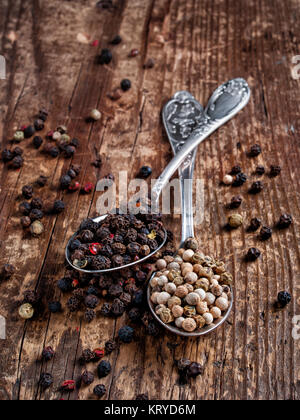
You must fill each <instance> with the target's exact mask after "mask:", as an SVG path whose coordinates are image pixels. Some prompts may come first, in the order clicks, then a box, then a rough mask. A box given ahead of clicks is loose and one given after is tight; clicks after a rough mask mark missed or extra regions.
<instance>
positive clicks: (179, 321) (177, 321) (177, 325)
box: [175, 316, 185, 328]
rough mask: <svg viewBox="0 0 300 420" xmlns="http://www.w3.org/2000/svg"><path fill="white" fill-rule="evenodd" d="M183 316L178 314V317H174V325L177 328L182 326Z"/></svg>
mask: <svg viewBox="0 0 300 420" xmlns="http://www.w3.org/2000/svg"><path fill="white" fill-rule="evenodd" d="M184 319H185V318H183V316H180V317H179V318H176V319H175V325H176V327H177V328H182V323H183V321H184Z"/></svg>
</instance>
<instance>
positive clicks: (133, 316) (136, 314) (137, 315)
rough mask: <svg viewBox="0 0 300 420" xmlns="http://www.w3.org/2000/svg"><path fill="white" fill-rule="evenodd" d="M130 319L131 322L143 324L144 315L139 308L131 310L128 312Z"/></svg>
mask: <svg viewBox="0 0 300 420" xmlns="http://www.w3.org/2000/svg"><path fill="white" fill-rule="evenodd" d="M128 318H129V319H130V321H131V322H134V323H139V322H141V318H142V314H141V311H140V309H139V308H131V309H130V311H129V312H128Z"/></svg>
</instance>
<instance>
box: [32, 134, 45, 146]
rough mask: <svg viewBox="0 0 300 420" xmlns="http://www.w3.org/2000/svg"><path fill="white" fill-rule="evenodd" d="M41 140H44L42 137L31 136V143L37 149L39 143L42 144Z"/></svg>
mask: <svg viewBox="0 0 300 420" xmlns="http://www.w3.org/2000/svg"><path fill="white" fill-rule="evenodd" d="M43 141H44V140H43V139H42V137H40V136H35V137H33V140H32V144H33V146H34V147H35V148H36V149H39V148H40V147H41V145H42V144H43Z"/></svg>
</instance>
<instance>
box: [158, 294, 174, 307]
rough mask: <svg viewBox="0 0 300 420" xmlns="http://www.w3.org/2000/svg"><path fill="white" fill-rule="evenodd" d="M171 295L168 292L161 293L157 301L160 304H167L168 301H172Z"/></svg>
mask: <svg viewBox="0 0 300 420" xmlns="http://www.w3.org/2000/svg"><path fill="white" fill-rule="evenodd" d="M170 297H171V295H170V294H169V293H167V292H161V293H159V294H158V296H157V298H156V301H157V303H158V304H161V303H162V304H164V305H165V304H166V303H167V302H168V300H169V299H170Z"/></svg>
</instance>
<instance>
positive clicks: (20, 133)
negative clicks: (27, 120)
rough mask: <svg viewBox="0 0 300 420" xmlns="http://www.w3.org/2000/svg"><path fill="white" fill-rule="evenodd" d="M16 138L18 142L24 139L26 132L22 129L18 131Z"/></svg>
mask: <svg viewBox="0 0 300 420" xmlns="http://www.w3.org/2000/svg"><path fill="white" fill-rule="evenodd" d="M14 140H15V141H17V142H20V141H22V140H24V132H23V131H21V130H19V131H16V132H15V134H14Z"/></svg>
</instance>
